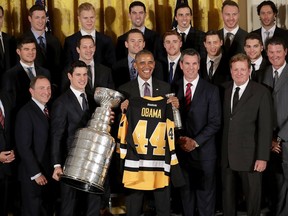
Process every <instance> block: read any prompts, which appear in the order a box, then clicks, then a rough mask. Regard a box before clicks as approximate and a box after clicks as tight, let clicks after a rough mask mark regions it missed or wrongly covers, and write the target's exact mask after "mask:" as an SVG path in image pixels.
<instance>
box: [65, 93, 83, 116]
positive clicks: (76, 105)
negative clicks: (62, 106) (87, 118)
mask: <svg viewBox="0 0 288 216" xmlns="http://www.w3.org/2000/svg"><path fill="white" fill-rule="evenodd" d="M67 94H68V97H69V98H70V101H71V103H72V104H73V105H72V107H74V109H75V113H77V114H78V115H81V113H83V110H82V107H81V105H80V103H79V101H78V99H77V98H76V96H75V94H74V93H73V92H72V90H71V89H70V88H69V90H68V93H67Z"/></svg>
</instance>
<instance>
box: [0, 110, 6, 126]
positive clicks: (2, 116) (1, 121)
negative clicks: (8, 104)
mask: <svg viewBox="0 0 288 216" xmlns="http://www.w3.org/2000/svg"><path fill="white" fill-rule="evenodd" d="M0 124H1V125H2V127H3V128H4V126H5V118H4V115H3V112H2V109H1V107H0Z"/></svg>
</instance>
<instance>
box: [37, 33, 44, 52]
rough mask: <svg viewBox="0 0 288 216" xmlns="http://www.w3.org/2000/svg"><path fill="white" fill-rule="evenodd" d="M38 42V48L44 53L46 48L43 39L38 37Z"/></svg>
mask: <svg viewBox="0 0 288 216" xmlns="http://www.w3.org/2000/svg"><path fill="white" fill-rule="evenodd" d="M38 40H39V46H40V47H41V49H42V51H43V52H45V50H46V46H45V43H44V40H43V37H42V36H39V37H38Z"/></svg>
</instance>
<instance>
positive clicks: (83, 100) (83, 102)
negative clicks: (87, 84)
mask: <svg viewBox="0 0 288 216" xmlns="http://www.w3.org/2000/svg"><path fill="white" fill-rule="evenodd" d="M80 96H81V97H82V110H83V111H86V110H88V109H89V106H88V103H87V100H86V96H85V93H81V94H80Z"/></svg>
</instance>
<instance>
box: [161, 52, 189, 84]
mask: <svg viewBox="0 0 288 216" xmlns="http://www.w3.org/2000/svg"><path fill="white" fill-rule="evenodd" d="M160 62H161V64H162V68H163V81H165V82H169V79H170V73H169V70H170V65H169V63H168V59H167V57H166V58H162V59H161V60H160ZM182 77H183V71H182V70H181V68H180V60H179V61H178V63H177V65H176V69H175V72H174V76H173V80H172V82H171V85H173V83H175V82H176V81H177V80H179V79H181V78H182Z"/></svg>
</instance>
